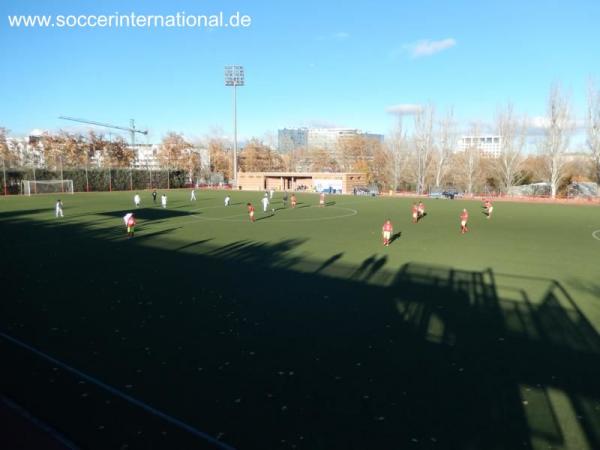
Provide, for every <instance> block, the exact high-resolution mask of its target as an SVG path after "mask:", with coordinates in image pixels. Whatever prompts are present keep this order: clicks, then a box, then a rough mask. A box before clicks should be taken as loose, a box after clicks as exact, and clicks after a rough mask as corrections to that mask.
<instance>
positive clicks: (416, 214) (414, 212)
mask: <svg viewBox="0 0 600 450" xmlns="http://www.w3.org/2000/svg"><path fill="white" fill-rule="evenodd" d="M418 220H419V207H418V206H417V204H416V203H413V205H412V223H417V221H418Z"/></svg>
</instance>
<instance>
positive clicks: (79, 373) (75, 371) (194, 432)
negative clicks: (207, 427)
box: [0, 331, 235, 450]
mask: <svg viewBox="0 0 600 450" xmlns="http://www.w3.org/2000/svg"><path fill="white" fill-rule="evenodd" d="M0 337H2V338H4V339H6V340H7V341H9V342H11V343H13V344H15V345H17V346H18V347H21V348H24V349H25V350H28V351H30V352H32V353H34V354H35V355H37V356H39V357H41V358H42V359H45V360H46V361H49V362H51V363H52V364H55V365H56V366H58V367H61V368H62V369H64V370H66V371H68V372H71V373H72V374H75V375H77V376H78V377H80V378H83V379H84V380H86V381H88V382H90V383H92V384H94V385H96V386H98V387H100V388H102V389H104V390H105V391H107V392H110V393H111V394H113V395H115V396H117V397H119V398H121V399H123V400H125V401H126V402H129V403H131V404H133V405H135V406H138V407H139V408H141V409H143V410H144V411H146V412H148V413H150V414H152V415H154V416H156V417H159V418H161V419H163V420H165V421H167V422H169V423H170V424H172V425H175V426H176V427H178V428H181V429H182V430H185V431H187V432H189V433H191V434H192V435H194V436H196V437H198V438H201V439H204V440H206V441H208V442H210V443H211V444H214V445H216V446H217V447H219V448H221V449H224V450H235V448H233V447H231V446H229V445H227V444H225V443H224V442H221V441H219V440H218V439H216V438H214V437H212V436H211V435H209V434H208V433H205V432H204V431H200V430H198V429H197V428H194V427H193V426H191V425H188V424H187V423H185V422H183V421H181V420H179V419H177V418H175V417H173V416H170V415H169V414H167V413H164V412H162V411H159V410H158V409H156V408H154V407H152V406H150V405H148V404H147V403H144V402H143V401H141V400H138V399H136V398H135V397H132V396H131V395H128V394H125V393H124V392H121V391H120V390H119V389H117V388H115V387H113V386H110V385H108V384H106V383H103V382H102V381H100V380H98V379H96V378H94V377H92V376H91V375H87V374H86V373H84V372H82V371H80V370H78V369H75V368H74V367H71V366H69V365H67V364H65V363H63V362H62V361H59V360H58V359H56V358H54V357H52V356H50V355H48V354H46V353H44V352H42V351H41V350H38V349H37V348H35V347H32V346H31V345H29V344H27V343H25V342H23V341H21V340H19V339H17V338H15V337H12V336H9V335H8V334H6V333H4V332H2V331H0Z"/></svg>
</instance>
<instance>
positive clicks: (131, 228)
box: [127, 214, 135, 238]
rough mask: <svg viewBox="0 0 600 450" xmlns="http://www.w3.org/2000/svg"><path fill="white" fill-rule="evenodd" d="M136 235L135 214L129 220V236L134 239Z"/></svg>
mask: <svg viewBox="0 0 600 450" xmlns="http://www.w3.org/2000/svg"><path fill="white" fill-rule="evenodd" d="M134 233H135V217H134V215H133V214H131V215H130V216H129V218H128V219H127V236H128V237H130V238H132V237H133V234H134Z"/></svg>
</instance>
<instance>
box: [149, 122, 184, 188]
mask: <svg viewBox="0 0 600 450" xmlns="http://www.w3.org/2000/svg"><path fill="white" fill-rule="evenodd" d="M192 149H193V146H192V144H191V143H189V142H188V141H187V140H185V138H184V137H183V135H181V134H178V133H175V132H172V131H170V132H168V133H167V134H166V135H165V137H164V138H163V139H162V142H161V144H160V148H159V150H158V154H157V156H158V160H159V161H160V164H161V166H162V167H166V168H167V189H170V188H171V169H172V168H177V169H178V168H183V167H184V165H185V162H184V157H185V156H186V155H187V154H189V152H190V151H191V150H192Z"/></svg>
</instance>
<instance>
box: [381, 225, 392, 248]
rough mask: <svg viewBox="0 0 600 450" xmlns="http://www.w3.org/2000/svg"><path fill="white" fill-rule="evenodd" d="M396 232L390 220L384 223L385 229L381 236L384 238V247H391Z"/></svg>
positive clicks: (383, 228)
mask: <svg viewBox="0 0 600 450" xmlns="http://www.w3.org/2000/svg"><path fill="white" fill-rule="evenodd" d="M393 231H394V227H393V226H392V222H391V221H390V219H388V220H386V221H385V222H384V223H383V227H382V228H381V234H382V236H383V245H384V246H386V247H389V246H390V241H391V239H392V233H393Z"/></svg>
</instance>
